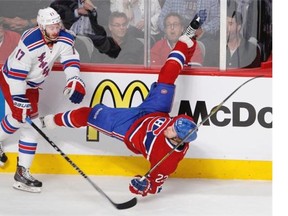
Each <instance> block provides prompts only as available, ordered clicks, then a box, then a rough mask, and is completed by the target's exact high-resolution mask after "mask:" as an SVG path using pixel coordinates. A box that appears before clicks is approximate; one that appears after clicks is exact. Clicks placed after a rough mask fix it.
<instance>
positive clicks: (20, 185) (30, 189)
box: [13, 182, 41, 193]
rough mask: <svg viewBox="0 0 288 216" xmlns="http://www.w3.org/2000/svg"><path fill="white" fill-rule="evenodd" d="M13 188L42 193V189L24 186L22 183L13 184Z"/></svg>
mask: <svg viewBox="0 0 288 216" xmlns="http://www.w3.org/2000/svg"><path fill="white" fill-rule="evenodd" d="M13 188H15V189H17V190H22V191H27V192H31V193H40V192H41V187H31V186H27V185H25V184H23V183H21V182H15V183H14V184H13Z"/></svg>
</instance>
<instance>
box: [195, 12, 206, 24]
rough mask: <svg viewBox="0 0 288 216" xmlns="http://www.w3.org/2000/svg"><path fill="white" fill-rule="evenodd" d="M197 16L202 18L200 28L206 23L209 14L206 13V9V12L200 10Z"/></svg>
mask: <svg viewBox="0 0 288 216" xmlns="http://www.w3.org/2000/svg"><path fill="white" fill-rule="evenodd" d="M197 15H198V16H199V17H200V21H199V24H200V26H202V25H203V23H204V22H205V21H206V18H207V12H206V9H204V10H199V11H198V13H197Z"/></svg>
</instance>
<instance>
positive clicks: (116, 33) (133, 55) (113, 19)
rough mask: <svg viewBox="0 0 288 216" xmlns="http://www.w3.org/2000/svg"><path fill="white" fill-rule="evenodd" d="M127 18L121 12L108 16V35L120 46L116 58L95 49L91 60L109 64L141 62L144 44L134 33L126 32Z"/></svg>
mask: <svg viewBox="0 0 288 216" xmlns="http://www.w3.org/2000/svg"><path fill="white" fill-rule="evenodd" d="M128 22H129V21H128V18H127V16H126V14H125V13H123V12H117V11H116V12H112V13H111V15H110V17H109V25H108V27H109V31H110V36H111V37H112V38H113V39H114V41H115V42H116V43H117V44H118V45H119V46H120V47H121V52H120V53H119V55H118V57H117V58H116V59H112V58H110V57H108V56H107V55H104V54H102V53H99V51H98V50H95V52H94V55H93V57H92V58H93V59H92V62H97V63H110V64H143V63H144V45H143V43H142V42H140V41H139V40H138V39H137V38H136V37H135V36H134V35H131V34H128V33H127V31H128Z"/></svg>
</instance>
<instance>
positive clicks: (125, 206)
mask: <svg viewBox="0 0 288 216" xmlns="http://www.w3.org/2000/svg"><path fill="white" fill-rule="evenodd" d="M26 121H27V122H28V123H29V124H30V125H31V126H32V127H33V128H34V129H35V130H36V131H37V132H38V133H39V134H40V135H41V136H42V137H43V138H44V139H45V140H46V141H47V142H48V143H49V144H50V145H51V146H52V147H53V148H54V149H56V151H57V152H59V153H60V154H61V156H63V157H64V159H65V160H66V161H68V163H69V164H70V165H71V166H72V167H73V168H74V169H75V170H76V171H78V173H79V174H80V175H81V176H83V177H84V178H85V179H86V180H87V181H88V182H89V183H90V184H91V185H92V186H93V187H94V188H95V189H96V190H97V191H98V192H99V193H100V194H101V195H103V196H104V197H106V198H107V199H108V200H109V202H110V203H111V204H112V205H113V206H114V207H115V208H117V209H128V208H131V207H133V206H135V205H136V204H137V198H136V197H134V198H132V199H131V200H129V201H127V202H124V203H115V202H113V201H112V200H111V198H110V197H109V196H108V195H107V194H106V193H105V192H104V191H103V190H102V189H101V188H100V187H98V186H97V185H96V184H95V183H94V182H93V181H92V180H91V179H90V178H89V177H88V176H87V175H86V174H85V173H84V172H83V171H82V170H81V169H80V168H79V167H78V166H77V165H76V164H75V163H74V162H73V161H72V160H71V159H70V158H69V157H68V156H67V155H66V154H65V153H64V152H63V151H62V150H61V149H60V148H58V146H57V145H56V144H55V143H54V142H52V141H51V140H50V139H49V137H47V136H46V134H45V133H44V132H43V131H42V130H41V129H40V128H39V127H38V126H37V125H36V124H35V123H34V122H32V120H31V119H30V118H29V117H27V118H26Z"/></svg>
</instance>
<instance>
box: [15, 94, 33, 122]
mask: <svg viewBox="0 0 288 216" xmlns="http://www.w3.org/2000/svg"><path fill="white" fill-rule="evenodd" d="M12 99H13V105H14V107H13V108H12V116H13V118H15V119H17V120H18V121H19V122H22V123H24V122H25V121H26V120H25V119H26V117H27V116H29V114H28V113H30V112H29V111H30V109H31V104H30V101H29V100H28V98H26V96H25V95H13V96H12Z"/></svg>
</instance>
